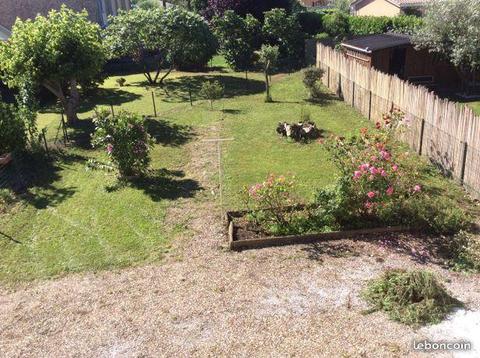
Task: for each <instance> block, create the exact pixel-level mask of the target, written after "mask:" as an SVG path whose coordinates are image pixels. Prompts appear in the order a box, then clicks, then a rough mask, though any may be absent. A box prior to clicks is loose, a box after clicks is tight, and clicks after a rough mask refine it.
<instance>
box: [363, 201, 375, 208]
mask: <svg viewBox="0 0 480 358" xmlns="http://www.w3.org/2000/svg"><path fill="white" fill-rule="evenodd" d="M364 206H365V208H366V209H370V208H371V207H372V206H373V204H372V203H371V202H369V201H366V202H365V205H364Z"/></svg>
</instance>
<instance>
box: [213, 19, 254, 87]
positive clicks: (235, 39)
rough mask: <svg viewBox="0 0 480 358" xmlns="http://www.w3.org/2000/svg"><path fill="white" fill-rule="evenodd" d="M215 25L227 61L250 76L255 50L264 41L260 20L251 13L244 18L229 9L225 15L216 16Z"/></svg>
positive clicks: (246, 75)
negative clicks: (249, 71)
mask: <svg viewBox="0 0 480 358" xmlns="http://www.w3.org/2000/svg"><path fill="white" fill-rule="evenodd" d="M213 25H214V28H215V34H216V35H217V37H218V39H219V42H220V49H221V51H222V54H223V55H224V57H225V59H226V61H227V63H228V64H229V65H230V67H232V68H233V69H235V70H236V71H245V77H246V78H248V70H249V69H250V68H251V67H252V65H253V63H254V62H255V50H257V49H258V48H259V47H260V45H261V43H262V31H261V26H260V22H259V21H258V20H257V19H256V18H254V17H253V16H252V15H250V14H249V15H247V16H246V17H245V18H242V17H240V16H239V15H237V14H236V13H235V12H233V11H232V10H228V11H226V12H225V14H224V15H223V16H216V17H215V18H214V19H213Z"/></svg>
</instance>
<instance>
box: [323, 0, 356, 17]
mask: <svg viewBox="0 0 480 358" xmlns="http://www.w3.org/2000/svg"><path fill="white" fill-rule="evenodd" d="M351 4H352V1H351V0H330V1H329V5H330V6H331V7H332V8H333V9H335V10H337V11H339V12H342V13H344V14H347V15H348V14H350V5H351Z"/></svg>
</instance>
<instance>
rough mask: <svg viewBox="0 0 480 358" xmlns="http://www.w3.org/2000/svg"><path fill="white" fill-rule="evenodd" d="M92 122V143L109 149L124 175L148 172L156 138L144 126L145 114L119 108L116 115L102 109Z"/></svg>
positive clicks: (111, 156) (109, 154) (112, 158)
mask: <svg viewBox="0 0 480 358" xmlns="http://www.w3.org/2000/svg"><path fill="white" fill-rule="evenodd" d="M93 122H94V124H95V132H94V134H93V138H92V144H93V145H94V147H96V148H104V149H105V150H106V152H107V154H108V156H109V158H110V160H111V161H112V162H113V163H114V164H115V165H116V167H117V168H118V171H119V173H120V176H121V177H130V176H138V175H142V174H145V173H146V171H147V169H148V165H149V164H150V149H151V147H152V145H153V142H152V139H151V138H150V135H149V134H148V133H147V131H146V130H145V119H144V118H142V117H140V116H138V115H135V114H132V113H128V112H120V113H118V114H117V115H115V116H114V117H113V116H111V114H110V112H108V111H106V110H100V111H97V113H96V116H95V118H94V119H93Z"/></svg>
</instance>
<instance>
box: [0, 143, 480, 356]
mask: <svg viewBox="0 0 480 358" xmlns="http://www.w3.org/2000/svg"><path fill="white" fill-rule="evenodd" d="M200 149H201V150H200ZM192 151H193V152H197V151H198V153H203V154H205V153H206V154H207V155H203V156H201V158H200V156H197V158H196V160H194V161H192V163H195V164H194V166H192V168H190V169H191V173H195V175H196V178H197V179H199V180H201V181H203V186H204V187H206V188H207V192H208V191H210V192H212V193H213V194H215V191H216V187H215V186H214V185H209V182H210V181H209V180H208V177H209V175H210V174H209V171H208V170H207V169H205V168H207V167H208V165H211V164H209V163H212V162H213V159H212V158H213V157H214V156H215V146H214V144H212V143H205V142H203V143H202V142H200V141H198V142H196V143H194V144H193V145H192ZM202 168H203V169H202ZM178 217H182V218H185V217H188V218H190V219H189V225H190V227H191V228H192V230H193V235H192V236H193V238H185V239H182V240H179V242H178V244H177V247H176V249H175V250H174V252H175V254H172V255H171V257H169V258H167V259H166V260H165V261H164V262H163V263H159V264H157V265H152V266H144V267H138V268H130V269H125V270H118V271H112V272H101V273H96V274H94V273H87V274H77V275H70V276H67V277H64V278H60V279H56V280H51V281H43V282H35V283H32V284H29V285H26V286H25V287H21V288H16V289H15V290H14V291H8V290H6V289H3V290H1V289H0V357H172V356H175V357H195V356H199V357H204V356H215V357H216V356H234V357H243V356H244V357H250V356H261V357H266V356H268V357H270V356H272V357H273V356H275V357H277V356H279V357H282V356H289V357H290V356H300V357H310V356H323V357H327V356H328V357H404V356H412V357H413V356H422V355H419V354H418V353H416V354H414V353H412V352H411V343H412V340H413V339H418V340H420V339H423V338H436V337H437V336H438V335H433V333H432V332H433V330H432V331H429V330H428V329H421V330H418V331H415V330H413V329H411V328H409V327H406V326H403V325H401V324H398V323H395V322H392V321H390V320H389V319H388V318H387V317H386V316H385V315H384V314H382V313H373V314H368V315H366V314H364V310H365V308H366V306H365V304H364V302H363V301H362V300H361V299H360V298H359V290H361V289H362V288H363V287H364V285H365V282H366V281H367V280H368V279H370V278H372V277H375V276H376V275H378V274H380V273H381V272H382V271H384V270H385V269H387V268H414V267H417V268H419V267H422V268H425V267H427V268H429V269H431V270H433V271H436V272H437V273H439V274H440V275H442V277H444V278H445V279H446V286H447V287H448V288H449V289H450V290H451V292H452V293H454V296H455V297H457V298H458V299H460V300H461V301H463V302H464V303H465V304H466V305H467V307H468V308H469V309H472V310H477V311H478V310H480V284H479V278H480V276H478V275H476V276H473V275H470V276H468V275H464V274H457V273H451V272H447V271H445V270H443V269H442V268H441V267H440V266H438V265H436V264H434V263H430V262H429V260H426V261H427V262H426V263H422V262H421V261H422V260H418V255H417V252H418V249H417V248H416V249H415V251H413V250H411V252H410V253H409V254H407V253H406V252H408V250H405V248H404V246H399V245H386V244H382V243H378V242H376V243H372V242H368V241H355V242H353V241H349V240H345V241H338V242H334V243H330V244H317V245H299V246H288V247H281V248H266V249H262V250H252V251H244V252H240V253H234V252H229V251H227V250H226V249H225V245H226V238H225V236H224V232H225V229H224V227H223V224H222V223H221V221H220V220H219V219H218V217H219V215H218V211H216V210H214V207H212V204H209V203H206V202H198V201H196V202H195V203H193V201H192V200H190V201H188V200H185V201H183V202H182V203H180V205H179V206H178V207H176V208H175V209H173V210H172V211H171V213H170V218H171V220H172V221H175V220H176V219H178ZM394 239H395V238H391V240H388V241H387V242H390V243H391V242H395V240H394ZM406 239H409V238H406ZM432 329H433V328H432ZM437 338H438V337H437ZM445 338H448V337H445ZM423 356H431V355H423ZM435 356H436V357H437V356H439V355H435ZM445 356H449V355H445Z"/></svg>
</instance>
